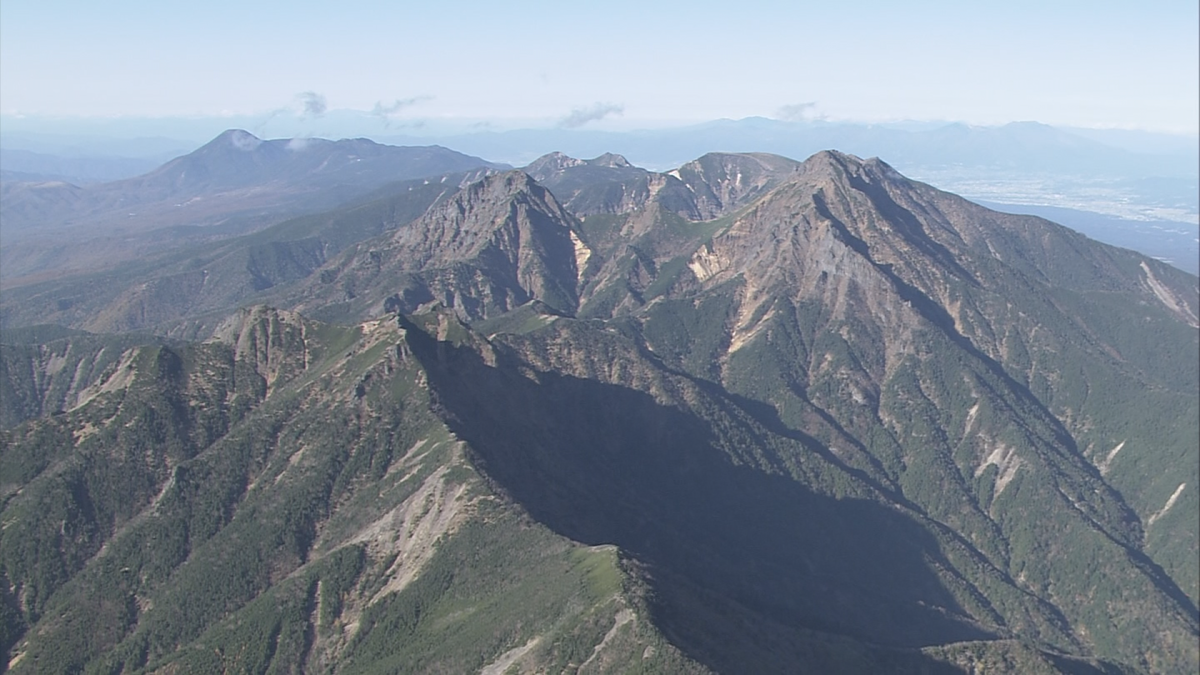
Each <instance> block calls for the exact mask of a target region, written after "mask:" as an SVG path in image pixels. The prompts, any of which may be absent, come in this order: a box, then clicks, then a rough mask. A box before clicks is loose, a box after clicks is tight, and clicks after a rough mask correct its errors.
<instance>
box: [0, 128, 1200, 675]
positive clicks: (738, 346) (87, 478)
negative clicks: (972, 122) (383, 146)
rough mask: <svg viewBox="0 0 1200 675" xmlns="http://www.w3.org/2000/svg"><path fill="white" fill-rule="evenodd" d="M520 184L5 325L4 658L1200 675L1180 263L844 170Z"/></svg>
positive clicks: (1199, 588) (1190, 304)
mask: <svg viewBox="0 0 1200 675" xmlns="http://www.w3.org/2000/svg"><path fill="white" fill-rule="evenodd" d="M527 171H528V172H529V173H526V172H521V171H510V172H505V173H497V174H491V175H488V176H484V177H482V178H481V179H480V180H477V181H468V182H466V183H465V184H464V185H463V186H462V187H461V188H455V187H454V186H453V185H451V186H450V187H449V188H448V189H444V190H442V191H441V192H438V193H437V194H436V195H434V194H433V192H432V191H431V192H430V193H429V195H428V196H427V197H425V198H424V199H427V201H425V202H422V203H424V204H425V206H424V207H423V208H421V209H420V213H419V214H416V210H417V209H415V208H411V209H410V210H409V211H405V212H406V213H413V214H414V215H413V216H412V217H411V218H409V219H407V220H403V219H399V218H395V219H393V220H392V221H390V224H389V225H388V226H386V227H384V228H383V229H381V230H380V231H378V233H375V234H373V235H372V236H370V238H357V239H355V238H354V237H347V238H346V240H345V241H346V243H345V244H344V245H343V246H342V248H341V249H340V250H341V252H340V253H337V254H336V255H334V254H330V255H327V256H326V257H325V259H324V261H323V262H321V263H319V264H318V265H314V266H313V267H312V268H311V270H310V271H309V272H304V273H298V274H297V275H295V276H294V277H290V278H288V279H281V281H280V282H279V283H278V284H277V285H275V286H272V287H271V288H269V289H264V292H269V293H272V294H273V295H271V296H270V297H271V298H272V300H273V302H275V303H277V304H279V305H281V306H286V307H288V308H290V309H289V310H286V311H285V310H275V309H269V308H266V307H263V306H258V307H254V308H251V309H243V310H240V311H238V312H236V313H235V314H233V315H232V316H226V317H225V318H223V319H221V320H217V319H216V318H215V317H216V316H218V314H219V312H218V309H219V308H220V306H221V303H222V302H229V301H231V300H229V299H228V298H227V299H226V300H224V301H223V300H221V299H220V298H221V297H223V296H220V295H213V296H211V298H210V299H211V304H210V305H208V306H207V308H206V309H205V310H204V312H203V313H200V312H195V313H190V314H189V313H188V312H186V311H185V312H177V313H175V314H174V315H173V316H172V318H170V319H169V320H163V319H160V320H158V321H157V322H155V321H151V322H147V323H146V324H143V325H154V326H156V327H157V328H158V329H159V330H160V331H168V332H172V333H174V334H175V335H185V334H187V335H194V334H198V333H200V332H201V331H203V333H204V334H205V335H209V334H211V336H212V337H211V338H209V339H207V340H206V341H204V342H202V343H196V342H173V341H166V340H161V339H148V338H133V337H113V336H101V335H79V334H73V333H70V332H64V331H62V330H60V331H57V332H56V331H53V330H51V329H47V328H38V329H36V330H34V329H30V330H27V331H25V333H24V334H23V335H18V337H19V338H20V339H19V340H12V341H9V342H10V343H12V342H20V343H21V344H6V345H5V347H4V350H5V351H4V360H3V366H4V372H3V382H2V383H3V386H4V387H5V389H4V394H5V397H6V399H11V400H12V401H15V402H17V403H14V404H12V405H9V404H8V403H7V402H6V404H5V408H4V410H3V412H4V414H5V416H6V417H5V423H6V424H7V425H11V426H10V428H8V429H6V430H5V431H3V432H2V433H3V435H2V436H0V439H2V441H3V445H2V447H0V494H2V495H4V500H5V501H4V505H3V511H0V520H3V522H4V524H5V527H4V528H3V530H2V531H0V572H2V573H3V575H4V577H5V580H6V581H7V584H5V585H0V589H6V593H5V594H4V596H3V598H2V600H3V602H0V607H2V608H3V626H4V632H3V634H2V635H0V637H3V638H4V641H5V644H7V645H11V648H10V657H11V659H12V661H11V663H10V667H11V668H12V669H13V670H14V672H42V671H53V672H58V671H70V670H76V669H87V670H88V671H89V672H91V671H94V672H162V673H173V672H194V671H220V670H223V669H236V670H246V671H249V672H279V671H304V672H336V673H342V672H351V673H354V672H487V673H500V672H509V671H510V670H512V669H515V672H529V673H533V672H549V671H553V672H562V671H570V672H656V673H657V672H697V673H699V672H716V673H791V672H851V673H873V672H913V673H918V672H921V673H941V672H947V673H950V672H1021V673H1032V672H1045V673H1118V672H1120V673H1137V672H1152V673H1177V672H1192V671H1194V670H1196V668H1197V667H1198V666H1200V648H1198V647H1197V644H1198V638H1200V611H1198V610H1197V602H1198V600H1200V570H1198V569H1197V566H1196V560H1197V556H1198V555H1200V496H1198V493H1197V488H1198V487H1200V332H1198V328H1197V326H1198V324H1200V321H1198V320H1197V317H1198V315H1200V287H1198V285H1197V279H1196V277H1194V276H1191V275H1188V274H1186V273H1183V272H1180V271H1179V270H1176V269H1174V268H1171V267H1169V266H1166V265H1164V264H1161V263H1159V262H1156V261H1154V260H1152V259H1149V258H1146V257H1144V256H1141V255H1138V254H1135V253H1133V252H1130V251H1125V250H1122V249H1116V248H1113V247H1109V246H1105V245H1102V244H1098V243H1096V242H1093V241H1091V240H1088V239H1087V238H1085V237H1083V236H1081V235H1078V234H1076V233H1074V232H1072V231H1070V230H1067V229H1066V228H1062V227H1060V226H1057V225H1055V224H1053V223H1050V222H1048V221H1045V220H1042V219H1040V218H1034V217H1028V216H1016V215H1006V214H1001V213H996V212H994V211H990V210H988V209H985V208H983V207H980V206H978V205H975V204H972V203H970V202H967V201H965V200H963V199H960V198H958V197H955V196H954V195H950V194H947V193H944V192H940V191H938V190H935V189H933V188H931V187H929V186H927V185H923V184H920V183H915V182H912V181H909V180H907V179H906V178H904V177H903V176H901V175H900V174H898V173H897V172H896V171H894V170H893V169H892V168H891V167H889V166H888V165H887V164H885V163H883V162H881V161H879V160H876V159H871V160H861V159H859V158H856V157H853V156H850V155H845V154H841V153H836V152H823V153H820V154H818V155H816V156H814V157H812V158H810V159H808V160H807V161H805V162H803V163H797V162H792V161H791V160H787V159H784V158H778V157H771V156H765V155H721V154H717V155H708V156H705V157H702V158H701V159H699V160H697V161H695V162H692V163H689V164H687V165H684V166H683V167H680V168H679V169H678V170H676V171H672V172H668V173H666V174H654V173H650V172H646V171H643V170H641V169H637V168H636V167H631V166H629V165H628V163H627V162H624V161H623V160H622V159H621V158H619V157H616V156H602V157H600V158H597V159H595V160H587V161H581V160H574V159H572V158H569V157H566V156H563V155H552V156H547V157H544V158H542V159H541V160H538V162H535V163H534V164H533V165H531V166H530V167H528V169H527ZM530 174H532V176H531V175H530ZM535 178H536V180H535ZM393 198H394V195H393ZM389 203H393V204H396V203H397V202H389ZM406 203H407V202H406ZM406 208H407V207H406ZM365 213H367V214H368V215H367V216H366V217H365V220H370V221H372V222H374V221H376V220H378V217H379V213H378V212H377V211H367V212H365ZM355 218H356V217H355V216H354V214H353V212H352V211H349V210H341V211H337V212H334V213H331V214H329V215H327V216H323V217H321V218H318V219H317V220H313V221H303V222H308V223H309V224H308V225H306V226H305V227H312V228H314V230H315V231H320V232H325V233H326V234H323V235H321V236H324V237H329V236H332V235H330V234H328V233H329V232H331V231H333V230H338V229H346V228H351V226H352V224H353V223H354V222H356V220H355ZM296 222H297V223H299V222H302V221H296ZM291 227H295V228H300V227H301V226H300V225H293V226H291ZM367 229H369V228H364V229H363V230H361V231H362V232H366V231H367ZM296 231H297V232H298V231H299V229H297V230H296ZM357 236H358V235H355V237H357ZM351 239H353V241H351ZM225 255H231V256H232V255H235V251H234V250H233V249H230V250H228V251H226V252H225ZM208 264H210V265H211V264H213V263H208ZM235 267H237V269H241V267H240V266H235ZM238 297H248V296H245V295H243V296H238ZM260 297H261V296H260ZM152 306H154V305H153V303H152V302H150V301H147V302H146V307H152ZM308 317H316V318H319V319H321V320H322V321H325V322H324V323H323V322H321V321H317V320H314V319H313V318H308ZM333 322H336V323H333ZM53 413H57V414H53ZM97 617H102V619H101V620H100V621H97ZM97 627H100V628H97Z"/></svg>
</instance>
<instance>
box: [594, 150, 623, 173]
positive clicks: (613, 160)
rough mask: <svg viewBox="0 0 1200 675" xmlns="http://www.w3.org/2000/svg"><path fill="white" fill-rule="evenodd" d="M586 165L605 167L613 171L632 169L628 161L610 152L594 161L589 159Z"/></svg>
mask: <svg viewBox="0 0 1200 675" xmlns="http://www.w3.org/2000/svg"><path fill="white" fill-rule="evenodd" d="M587 163H588V164H591V165H592V166H607V167H611V168H613V169H629V168H632V167H633V165H632V164H630V163H629V160H627V159H625V158H624V157H623V156H621V155H618V154H615V153H612V152H606V153H604V154H603V155H600V156H599V157H597V158H595V159H589V160H588V161H587Z"/></svg>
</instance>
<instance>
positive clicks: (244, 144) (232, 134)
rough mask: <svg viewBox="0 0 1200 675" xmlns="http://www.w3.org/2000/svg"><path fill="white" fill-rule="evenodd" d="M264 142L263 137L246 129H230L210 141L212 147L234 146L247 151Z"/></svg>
mask: <svg viewBox="0 0 1200 675" xmlns="http://www.w3.org/2000/svg"><path fill="white" fill-rule="evenodd" d="M262 144H263V140H262V139H261V138H259V137H258V136H255V135H254V134H252V133H250V132H249V131H246V130H244V129H229V130H227V131H224V132H222V133H221V134H220V135H219V136H217V137H216V138H214V139H213V140H211V141H209V143H208V145H209V146H212V147H232V148H234V149H236V150H243V151H247V152H249V151H251V150H255V149H257V148H258V146H260V145H262Z"/></svg>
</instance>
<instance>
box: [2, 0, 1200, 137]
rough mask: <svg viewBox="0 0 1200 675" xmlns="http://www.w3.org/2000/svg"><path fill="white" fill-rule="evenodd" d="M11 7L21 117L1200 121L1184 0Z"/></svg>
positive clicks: (10, 67)
mask: <svg viewBox="0 0 1200 675" xmlns="http://www.w3.org/2000/svg"><path fill="white" fill-rule="evenodd" d="M0 15H2V16H0V19H2V20H0V113H2V114H3V121H4V122H5V126H11V125H13V124H14V122H15V121H17V120H21V119H25V120H29V119H38V118H40V119H62V118H73V119H92V120H95V119H105V118H109V117H112V116H117V117H120V118H122V119H126V120H129V119H145V120H150V119H159V120H161V119H188V118H195V117H197V116H199V117H205V118H230V119H232V118H252V119H259V120H267V121H274V120H276V118H283V119H291V121H293V122H298V123H303V124H302V125H301V126H302V129H301V131H300V132H299V133H298V134H294V135H311V136H321V135H323V134H322V130H321V128H322V125H321V121H322V120H327V119H328V118H329V117H330V116H331V115H335V114H337V113H338V112H339V111H341V112H344V111H355V112H356V113H357V114H359V115H363V116H366V117H369V118H371V119H372V120H373V122H374V125H375V127H376V129H377V130H378V133H381V134H385V133H389V132H397V131H398V130H402V129H409V130H410V131H411V130H413V129H415V128H417V127H418V125H422V124H423V125H426V126H429V125H437V124H441V125H452V124H457V125H460V126H468V127H469V126H470V125H478V127H479V128H496V129H512V128H520V127H537V128H540V127H545V128H589V129H599V130H605V129H610V130H629V129H632V128H653V127H658V126H675V125H683V124H694V123H700V122H704V121H709V120H717V119H742V118H746V117H753V116H762V117H768V118H773V119H783V120H793V121H795V120H799V121H814V120H829V121H833V122H854V123H893V122H897V121H903V120H947V121H957V122H962V123H966V124H971V125H977V126H995V125H1001V124H1005V123H1008V122H1013V121H1025V120H1036V121H1038V122H1042V123H1045V124H1049V125H1053V126H1068V127H1080V128H1119V129H1137V130H1144V131H1152V132H1162V133H1175V134H1186V135H1197V134H1198V133H1200V66H1198V65H1197V64H1198V61H1200V36H1198V31H1197V25H1198V21H1200V14H1198V8H1197V5H1196V3H1194V2H1181V1H1176V0H1170V1H1159V2H1150V3H1141V4H1139V5H1138V6H1136V7H1134V6H1131V5H1127V4H1124V3H1112V2H1107V3H1087V4H1084V3H1076V2H1069V3H1054V4H1053V6H1043V5H1042V4H1039V3H1032V2H1015V3H1005V4H1004V5H984V6H969V5H963V4H962V3H952V2H918V3H906V4H905V5H903V6H896V5H892V4H890V3H882V2H867V3H858V4H856V5H855V6H854V7H853V8H846V7H841V6H837V7H834V6H827V5H815V6H805V5H799V4H792V3H776V2H768V1H765V0H759V1H756V2H750V3H748V4H743V5H741V6H739V7H738V8H737V10H736V11H735V10H732V9H730V8H729V7H727V6H725V5H718V4H716V3H707V2H699V3H693V4H691V5H689V6H687V7H686V9H680V8H675V7H673V6H648V7H643V6H641V5H638V4H635V3H630V2H614V3H606V4H605V5H603V6H589V7H565V6H560V5H557V4H554V3H540V2H533V3H522V4H521V5H520V6H511V5H496V4H494V3H481V2H471V1H468V2H464V3H460V4H459V5H457V6H456V7H455V9H454V10H453V11H450V10H446V9H443V8H439V7H436V6H432V5H429V6H401V7H398V6H393V5H390V4H384V3H372V2H367V3H357V4H354V5H351V6H338V7H332V6H324V5H321V4H317V3H304V2H301V3H288V4H286V5H285V4H283V3H278V2H262V3H254V4H253V5H249V6H243V5H241V4H234V3H231V2H228V1H227V0H218V1H217V2H213V3H208V4H206V5H203V6H165V5H164V6H159V5H143V4H142V3H137V2H132V1H131V0H118V1H116V2H113V3H105V4H102V5H81V6H71V7H69V8H64V7H62V6H59V3H55V2H32V1H29V0H9V1H7V2H5V3H4V5H3V7H2V8H0ZM18 126H19V125H18ZM265 126H266V125H265V123H264V128H265ZM250 130H251V131H254V130H253V129H250Z"/></svg>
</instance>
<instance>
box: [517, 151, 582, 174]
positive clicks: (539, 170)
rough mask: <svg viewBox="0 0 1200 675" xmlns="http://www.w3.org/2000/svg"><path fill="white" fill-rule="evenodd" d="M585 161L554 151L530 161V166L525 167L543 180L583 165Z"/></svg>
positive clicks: (527, 171)
mask: <svg viewBox="0 0 1200 675" xmlns="http://www.w3.org/2000/svg"><path fill="white" fill-rule="evenodd" d="M585 163H586V162H584V161H583V160H582V159H575V158H574V157H571V156H569V155H565V154H563V153H561V152H558V151H554V152H551V153H549V154H545V155H542V156H541V157H538V158H537V159H535V160H533V161H532V162H530V163H529V166H527V167H525V171H526V173H528V174H529V175H531V176H533V177H534V178H537V179H539V180H541V179H544V178H546V177H548V176H553V175H554V174H556V173H558V172H560V171H563V170H565V169H569V168H571V167H573V166H583V165H584V164H585Z"/></svg>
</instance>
